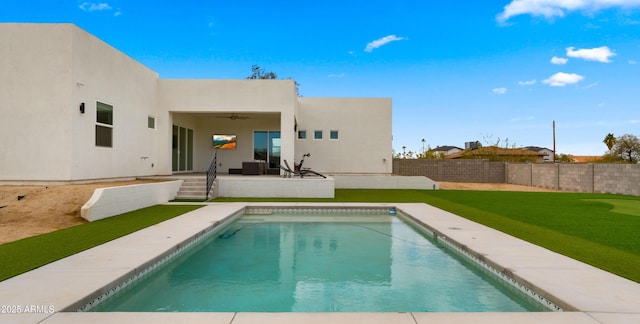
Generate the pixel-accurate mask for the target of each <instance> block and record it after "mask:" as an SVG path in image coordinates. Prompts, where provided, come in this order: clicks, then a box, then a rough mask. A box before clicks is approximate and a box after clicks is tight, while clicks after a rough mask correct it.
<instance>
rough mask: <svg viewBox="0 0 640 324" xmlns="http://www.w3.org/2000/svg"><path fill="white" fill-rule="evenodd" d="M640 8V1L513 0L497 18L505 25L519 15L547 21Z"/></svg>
mask: <svg viewBox="0 0 640 324" xmlns="http://www.w3.org/2000/svg"><path fill="white" fill-rule="evenodd" d="M630 7H640V0H512V1H511V2H510V3H509V4H508V5H506V6H505V7H504V10H503V11H502V12H501V13H499V14H498V15H497V16H496V20H497V21H498V22H500V23H504V22H506V21H507V20H509V18H511V17H514V16H519V15H532V16H542V17H545V18H547V19H551V18H554V17H564V15H565V14H566V13H568V12H571V11H576V10H583V11H590V12H596V11H599V10H602V9H607V8H630Z"/></svg>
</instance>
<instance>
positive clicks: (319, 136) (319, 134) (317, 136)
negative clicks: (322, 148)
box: [313, 130, 322, 139]
mask: <svg viewBox="0 0 640 324" xmlns="http://www.w3.org/2000/svg"><path fill="white" fill-rule="evenodd" d="M313 139H322V131H321V130H317V131H313Z"/></svg>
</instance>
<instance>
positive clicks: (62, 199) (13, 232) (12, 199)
mask: <svg viewBox="0 0 640 324" xmlns="http://www.w3.org/2000/svg"><path fill="white" fill-rule="evenodd" d="M149 182H153V181H150V180H135V181H119V182H101V183H90V184H74V185H52V186H32V185H29V186H0V244H3V243H7V242H11V241H15V240H19V239H22V238H25V237H31V236H34V235H38V234H43V233H48V232H53V231H55V230H59V229H62V228H66V227H71V226H74V225H79V224H83V223H86V222H87V221H86V220H85V219H84V218H82V217H80V208H81V207H82V205H84V203H86V202H87V201H88V200H89V198H91V195H93V191H94V190H95V189H97V188H105V187H114V186H123V185H130V184H139V183H149ZM21 197H22V198H21Z"/></svg>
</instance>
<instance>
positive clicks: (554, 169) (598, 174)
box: [393, 159, 640, 196]
mask: <svg viewBox="0 0 640 324" xmlns="http://www.w3.org/2000/svg"><path fill="white" fill-rule="evenodd" d="M393 173H394V174H396V175H406V176H409V175H411V176H417V175H421V176H425V177H428V178H430V179H432V180H435V181H452V182H493V183H510V184H518V185H525V186H533V187H541V188H549V189H556V190H563V191H575V192H592V193H612V194H625V195H632V196H640V164H604V163H507V162H489V161H486V160H440V159H394V160H393Z"/></svg>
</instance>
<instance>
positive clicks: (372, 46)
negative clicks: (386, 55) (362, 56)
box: [364, 35, 405, 52]
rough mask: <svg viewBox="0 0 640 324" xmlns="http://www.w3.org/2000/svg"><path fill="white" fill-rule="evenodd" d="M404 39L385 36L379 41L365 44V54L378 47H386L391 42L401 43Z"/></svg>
mask: <svg viewBox="0 0 640 324" xmlns="http://www.w3.org/2000/svg"><path fill="white" fill-rule="evenodd" d="M404 39H405V38H404V37H398V36H396V35H389V36H385V37H382V38H380V39H376V40H374V41H373V42H371V43H369V44H367V47H366V48H365V49H364V51H365V52H371V51H373V50H374V49H376V48H378V47H380V46H384V45H387V44H389V43H391V42H395V41H401V40H404Z"/></svg>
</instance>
